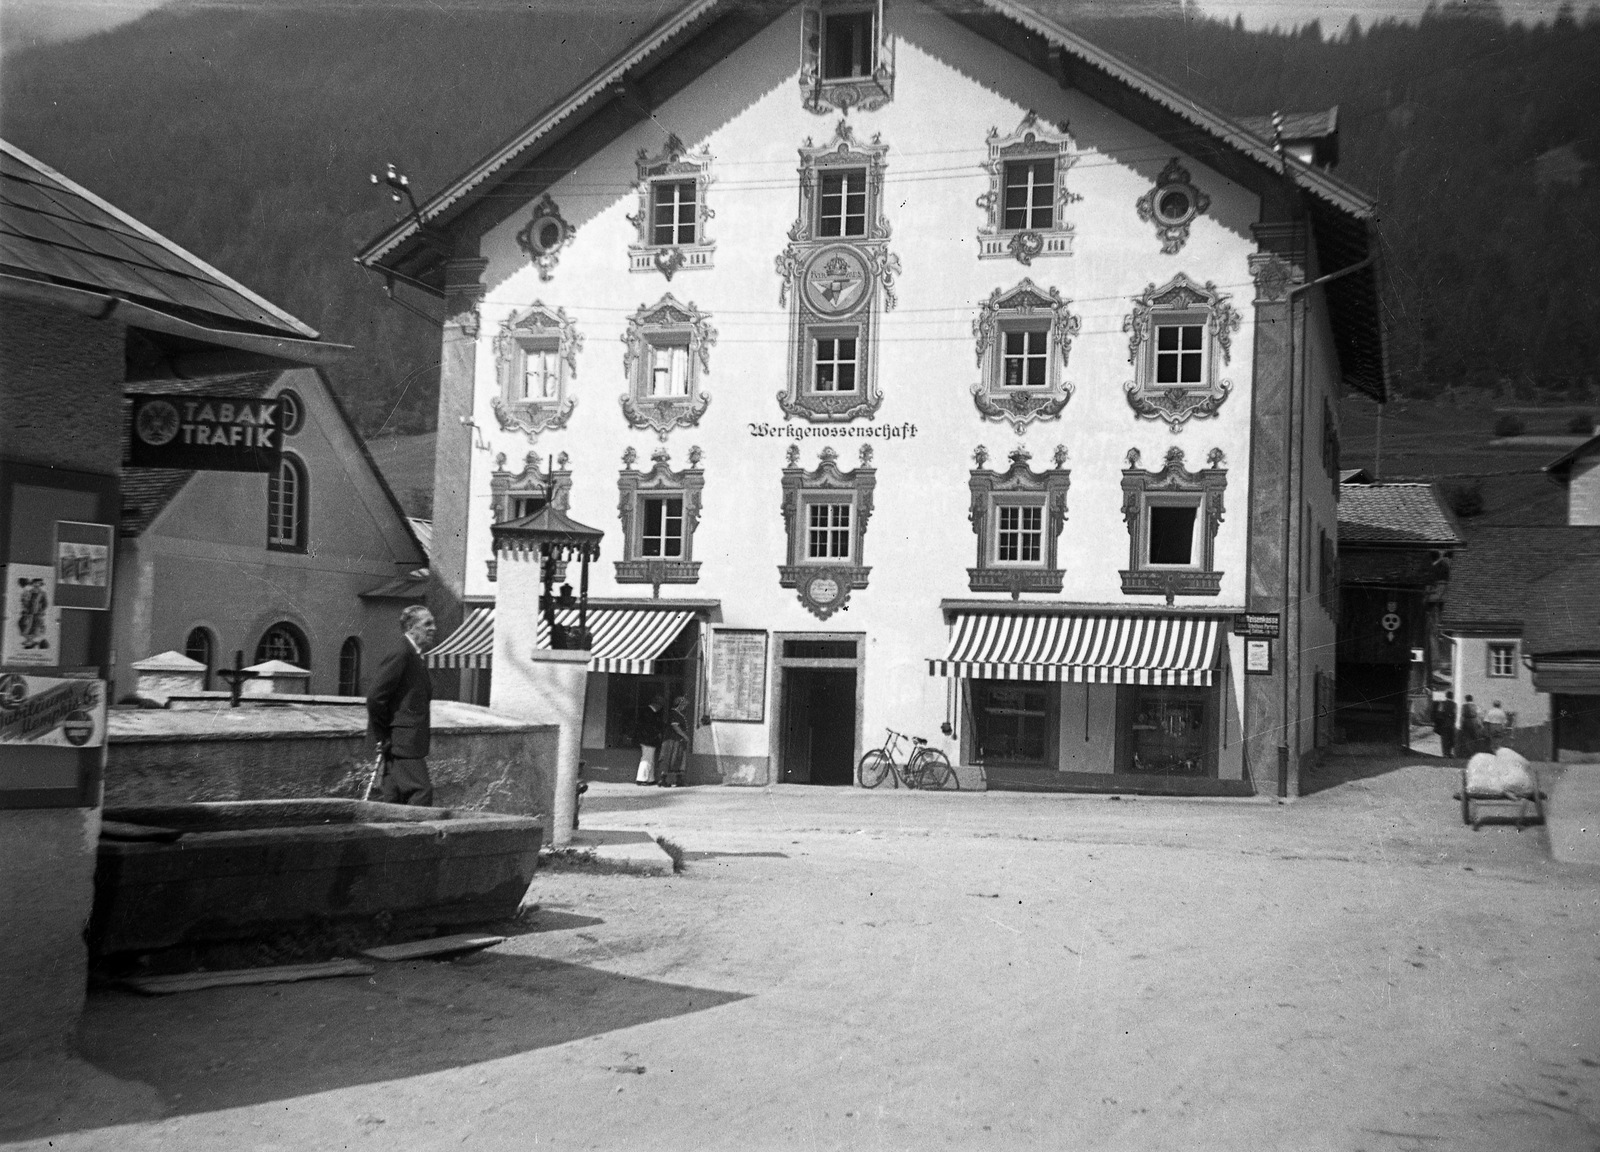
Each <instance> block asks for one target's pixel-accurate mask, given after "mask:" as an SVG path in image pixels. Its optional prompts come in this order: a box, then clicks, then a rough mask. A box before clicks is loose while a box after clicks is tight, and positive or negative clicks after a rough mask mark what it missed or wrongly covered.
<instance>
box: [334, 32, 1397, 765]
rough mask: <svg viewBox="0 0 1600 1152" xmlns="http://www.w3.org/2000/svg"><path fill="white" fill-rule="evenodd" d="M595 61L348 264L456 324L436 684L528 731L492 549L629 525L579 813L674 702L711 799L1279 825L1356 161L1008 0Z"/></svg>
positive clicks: (1350, 274) (1350, 250) (602, 577)
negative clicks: (902, 771) (661, 705)
mask: <svg viewBox="0 0 1600 1152" xmlns="http://www.w3.org/2000/svg"><path fill="white" fill-rule="evenodd" d="M597 64H601V66H600V67H598V68H597V70H596V71H595V72H594V73H593V75H592V77H591V79H590V80H589V81H587V82H586V83H585V84H584V86H583V87H581V88H580V89H578V90H575V91H572V92H565V93H559V94H557V93H552V94H550V96H551V98H552V99H551V102H550V103H549V105H548V107H545V108H543V109H539V108H533V107H530V108H529V114H530V117H531V119H530V120H529V122H528V125H527V127H526V128H525V129H524V130H523V131H521V132H519V133H518V134H517V135H516V136H515V137H514V138H513V139H511V140H508V141H506V142H505V143H504V145H503V146H502V147H500V148H498V149H497V150H496V151H495V152H494V153H493V154H492V155H491V157H490V158H489V159H488V160H486V161H485V162H484V163H483V164H481V165H480V166H478V167H475V168H473V169H472V170H470V171H468V172H465V173H462V174H460V175H459V176H458V177H457V178H455V179H452V180H451V181H450V182H448V183H447V184H446V185H444V186H443V187H442V188H441V189H440V190H439V191H438V192H437V193H436V194H435V195H433V196H432V197H431V198H428V199H427V200H426V201H425V202H424V203H423V204H422V205H421V207H420V212H419V213H418V214H417V215H414V216H410V217H407V218H405V219H402V220H398V221H397V222H396V223H395V224H394V225H393V226H392V227H391V228H389V229H387V230H386V231H385V232H384V233H383V234H382V235H380V236H378V237H376V238H375V239H374V240H373V241H372V242H371V243H370V244H369V245H368V247H367V248H366V249H365V250H364V252H363V253H362V254H361V256H360V260H361V262H362V263H363V264H364V265H365V266H366V267H367V268H369V269H370V270H371V271H373V272H374V273H375V274H377V275H378V276H381V277H383V278H385V279H386V280H387V281H388V283H389V284H390V286H391V287H392V289H393V291H394V292H396V293H397V294H402V295H403V294H412V295H414V296H415V298H416V303H417V305H418V306H421V307H430V308H432V309H434V311H435V312H436V313H438V314H440V315H441V316H442V332H441V339H442V348H443V350H444V354H443V356H442V357H441V359H442V365H443V366H442V369H441V372H442V376H441V384H440V389H441V391H440V413H441V418H440V422H439V426H440V430H441V431H440V438H439V446H438V453H439V458H438V477H439V483H438V489H437V492H436V496H435V512H434V516H435V524H436V531H437V533H438V538H439V539H440V540H441V541H448V544H447V545H446V546H445V547H443V548H441V549H440V550H439V552H438V554H437V555H436V557H435V564H434V566H433V569H432V572H433V580H434V588H433V592H432V603H433V605H434V607H435V611H436V615H438V616H439V618H440V623H441V626H442V627H443V628H445V629H447V630H450V631H447V632H446V633H445V638H444V640H442V641H441V644H440V646H439V648H438V650H437V651H436V652H435V653H433V654H432V656H431V659H432V660H433V662H434V663H435V665H436V666H438V667H441V668H444V669H459V670H461V672H462V691H463V693H465V694H469V695H475V696H476V698H478V699H480V700H483V701H492V702H493V703H494V704H495V706H497V707H505V708H508V709H511V710H515V709H516V707H517V706H518V704H517V700H518V697H517V693H518V691H520V690H521V689H519V688H518V687H517V686H516V683H515V673H516V670H515V669H509V670H500V671H498V672H497V670H496V669H494V668H493V667H492V663H493V659H494V652H495V649H494V640H493V637H494V632H495V618H496V616H499V617H500V618H501V619H502V620H504V619H505V618H506V614H508V613H514V614H517V617H518V627H517V631H516V635H517V636H518V637H522V636H524V635H532V634H533V630H532V629H525V628H523V627H522V620H523V618H524V617H525V616H526V617H531V616H532V615H534V614H535V613H537V612H538V611H539V606H538V604H537V603H534V602H529V598H528V596H527V595H526V594H519V596H517V597H513V600H515V602H509V601H508V600H507V599H506V598H505V596H503V595H500V594H499V593H501V592H502V591H503V590H504V589H505V588H506V587H507V586H506V585H505V583H504V582H503V579H502V578H503V576H504V572H505V569H504V567H503V564H504V563H506V562H508V558H507V557H506V556H502V555H501V554H499V553H497V552H496V544H495V539H496V536H495V531H494V530H495V527H496V525H505V524H508V523H511V522H514V520H515V519H516V518H518V517H520V516H524V515H528V514H530V513H536V512H537V511H538V510H539V509H541V508H543V507H544V506H546V505H552V506H554V507H555V508H556V509H557V510H559V511H561V512H562V513H563V514H570V515H571V516H572V517H574V518H575V519H577V520H579V521H582V522H583V523H585V524H593V525H601V526H609V527H608V530H607V535H606V538H605V540H604V543H603V546H602V559H601V562H600V563H599V564H591V565H590V568H589V585H588V591H589V593H590V597H591V599H590V604H591V611H590V615H589V622H590V628H591V632H592V633H593V647H592V649H591V662H590V665H589V672H588V700H587V706H586V710H585V716H584V720H583V723H582V729H583V731H582V748H583V751H582V756H583V758H584V759H585V760H586V761H587V762H588V765H589V770H590V772H591V773H593V774H595V775H604V774H606V773H608V772H609V773H614V774H617V776H618V778H622V774H623V773H628V774H629V775H631V770H632V765H633V764H634V763H636V762H637V755H638V753H637V733H636V728H637V727H638V717H639V715H640V711H641V710H642V709H643V708H646V707H647V706H648V704H649V703H650V702H651V701H652V700H655V699H659V698H661V697H667V698H668V699H669V700H670V699H672V698H676V697H678V696H683V697H684V698H685V700H686V702H687V706H688V710H689V714H690V715H691V716H692V717H693V718H694V731H693V734H692V735H693V745H692V752H691V755H690V757H689V775H690V779H691V780H692V781H726V782H730V783H765V782H779V781H793V782H801V783H837V784H846V783H849V782H850V781H851V779H852V769H853V766H854V765H855V764H856V763H857V761H858V760H859V758H860V756H861V755H862V753H863V752H864V751H865V750H866V749H867V748H870V747H873V746H875V745H877V744H878V743H879V742H880V741H881V740H882V738H883V732H884V729H885V728H893V729H895V730H897V731H902V732H909V733H913V734H917V735H921V736H924V737H927V738H929V739H931V740H933V741H934V742H935V743H937V744H939V745H941V746H942V747H943V748H944V749H945V750H946V751H947V753H948V754H949V756H950V758H951V760H952V761H954V762H956V763H957V765H958V774H959V776H960V779H961V780H962V782H963V784H964V785H966V786H974V785H978V784H980V783H984V784H987V786H990V787H1012V788H1102V789H1115V790H1118V791H1138V790H1147V791H1166V792H1189V793H1213V794H1227V793H1233V794H1251V793H1256V792H1266V793H1281V794H1293V793H1294V792H1295V791H1296V790H1297V780H1298V772H1299V765H1300V762H1301V760H1302V758H1303V757H1305V756H1308V755H1312V754H1314V752H1315V748H1316V745H1317V743H1318V734H1319V731H1322V729H1319V727H1318V725H1317V722H1316V721H1317V718H1318V715H1319V711H1318V709H1319V702H1322V703H1323V704H1325V703H1326V701H1324V700H1323V697H1322V696H1319V694H1318V686H1319V685H1325V684H1331V683H1332V680H1333V672H1334V668H1333V650H1334V639H1335V621H1336V616H1337V596H1336V595H1324V596H1322V597H1320V598H1319V597H1318V596H1315V595H1313V596H1310V597H1308V596H1306V595H1305V593H1304V592H1303V590H1302V589H1303V586H1306V585H1308V584H1314V583H1315V582H1316V581H1318V580H1322V581H1323V582H1324V583H1326V580H1327V577H1326V573H1327V569H1328V565H1329V564H1331V556H1332V548H1333V547H1334V546H1335V545H1334V541H1336V539H1337V516H1338V514H1337V493H1338V459H1337V442H1338V434H1337V420H1336V412H1337V405H1336V401H1337V398H1338V396H1339V395H1340V394H1341V393H1342V392H1343V391H1344V390H1345V389H1356V390H1359V391H1361V392H1363V393H1365V394H1367V395H1369V396H1373V397H1375V398H1380V399H1381V398H1382V397H1383V395H1384V389H1385V366H1384V358H1383V343H1382V339H1381V333H1380V330H1379V312H1378V306H1377V287H1376V285H1377V281H1376V274H1377V270H1376V264H1375V261H1376V259H1377V252H1376V246H1375V244H1374V243H1373V241H1372V239H1371V233H1370V230H1371V227H1372V221H1373V218H1374V212H1375V205H1374V202H1373V201H1372V200H1371V199H1370V198H1369V197H1367V196H1366V195H1364V194H1363V193H1361V192H1360V191H1359V190H1357V189H1354V188H1352V187H1350V186H1349V185H1348V184H1346V183H1344V182H1343V181H1342V180H1340V179H1339V178H1338V177H1336V176H1335V175H1334V174H1333V173H1332V172H1331V171H1330V167H1331V162H1332V160H1333V158H1334V157H1335V156H1336V149H1335V148H1334V147H1333V146H1332V145H1333V144H1334V143H1335V142H1336V141H1334V140H1333V139H1332V138H1331V133H1332V131H1333V126H1334V124H1335V121H1334V120H1332V119H1331V118H1327V119H1325V120H1323V121H1318V124H1320V125H1321V126H1322V127H1325V128H1326V130H1327V138H1324V137H1316V139H1317V140H1319V141H1321V144H1319V145H1318V146H1317V147H1313V148H1311V149H1310V150H1303V149H1302V150H1301V151H1296V150H1295V148H1293V147H1286V146H1284V141H1283V139H1282V138H1281V133H1279V138H1278V139H1276V140H1275V138H1274V133H1273V130H1268V131H1266V132H1265V133H1263V132H1261V131H1257V130H1254V129H1252V128H1251V127H1249V126H1247V125H1246V124H1244V123H1243V122H1241V121H1239V120H1237V119H1235V118H1233V117H1231V116H1229V115H1228V114H1226V113H1225V112H1222V111H1218V110H1214V109H1210V108H1207V107H1205V106H1204V105H1203V104H1201V103H1200V102H1198V101H1195V100H1193V99H1191V98H1190V97H1188V96H1187V95H1185V94H1183V93H1181V92H1180V91H1179V90H1178V89H1176V88H1175V87H1174V86H1172V85H1171V84H1169V83H1167V82H1166V81H1164V80H1162V79H1160V78H1158V77H1155V76H1151V75H1148V74H1146V73H1144V72H1142V71H1141V70H1140V69H1138V68H1136V67H1134V66H1133V65H1131V64H1128V63H1127V62H1125V61H1122V60H1120V59H1118V58H1116V57H1115V56H1113V55H1111V54H1109V53H1107V52H1105V51H1103V50H1101V49H1100V48H1098V47H1097V46H1096V45H1094V44H1092V43H1090V42H1088V41H1086V40H1085V39H1083V38H1082V37H1081V36H1079V35H1078V34H1076V33H1074V32H1072V31H1071V30H1069V29H1067V28H1065V27H1063V26H1061V25H1059V24H1057V23H1055V22H1053V21H1051V20H1050V19H1049V18H1047V17H1045V16H1042V15H1040V14H1038V13H1036V12H1034V11H1032V10H1030V9H1027V8H1024V7H1022V6H1020V5H1017V4H1014V3H1011V2H1010V0H973V2H967V3H961V4H952V3H944V2H942V0H879V2H863V0H794V2H787V3H786V2H773V3H759V4H748V3H736V2H734V0H703V2H700V3H695V4H685V5H680V6H677V7H676V8H675V10H674V11H673V12H672V13H671V14H669V15H666V16H664V17H663V18H662V19H661V21H660V23H659V24H657V25H656V26H655V27H652V28H651V29H649V30H648V31H647V32H645V33H643V34H642V35H641V36H640V37H639V38H638V39H637V40H636V41H635V42H633V43H632V44H630V45H629V46H627V48H626V49H625V50H624V51H622V52H621V53H620V54H619V55H617V56H616V57H615V58H613V59H611V60H609V61H606V62H598V61H597ZM461 111H462V113H463V115H470V113H471V110H470V109H462V110H461ZM1296 123H1298V122H1296ZM1308 123H1309V122H1308ZM1312 127H1316V125H1312ZM1298 130H1299V129H1298V128H1296V131H1298ZM1309 130H1310V129H1309V128H1308V129H1307V131H1309ZM1309 138H1310V137H1308V139H1309ZM1296 139H1298V137H1297V138H1296ZM1290 143H1291V144H1292V143H1293V141H1290ZM1302 152H1303V153H1304V154H1303V155H1302V154H1301V153H1302ZM429 297H431V299H429ZM463 418H464V419H465V420H468V421H470V422H471V423H472V424H474V425H475V426H476V428H477V429H478V430H480V431H481V432H482V439H481V440H479V439H476V438H475V437H474V435H473V430H472V429H469V428H464V427H462V424H463ZM1330 446H1331V449H1330ZM1330 451H1331V455H1330ZM502 535H504V533H502ZM519 562H520V561H519ZM552 568H553V569H554V570H553V571H552V572H551V573H550V575H551V577H552V580H553V583H554V584H555V585H557V586H559V585H560V584H561V583H563V582H565V583H574V582H576V580H577V579H578V577H577V575H576V573H574V572H568V571H567V568H566V566H563V565H561V564H560V563H558V562H552ZM535 583H536V582H534V581H522V580H520V579H519V580H518V581H517V582H516V585H517V587H519V588H520V587H533V586H534V585H535ZM532 599H533V600H537V596H534V597H533V598H532ZM562 611H565V610H564V609H563V610H558V611H557V618H558V622H560V623H562V624H566V623H568V621H567V620H565V619H564V618H563V617H562V616H561V612H562ZM1241 622H1242V623H1241ZM508 635H511V632H510V630H509V629H503V630H502V636H508ZM519 642H520V641H519ZM1324 711H1325V708H1324Z"/></svg>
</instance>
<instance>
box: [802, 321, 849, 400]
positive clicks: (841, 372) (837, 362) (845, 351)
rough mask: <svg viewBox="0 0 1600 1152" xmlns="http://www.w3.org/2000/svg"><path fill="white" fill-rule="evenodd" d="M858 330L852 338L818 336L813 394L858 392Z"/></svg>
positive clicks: (813, 366) (814, 355)
mask: <svg viewBox="0 0 1600 1152" xmlns="http://www.w3.org/2000/svg"><path fill="white" fill-rule="evenodd" d="M855 331H856V330H855V329H851V330H850V332H851V334H850V335H842V334H839V333H833V334H830V335H826V336H814V337H813V341H814V344H813V348H814V352H813V355H812V361H811V363H812V373H813V374H812V384H811V387H812V390H813V391H815V392H854V391H855V390H856V365H857V361H856V347H857V343H858V338H857V336H856V335H855Z"/></svg>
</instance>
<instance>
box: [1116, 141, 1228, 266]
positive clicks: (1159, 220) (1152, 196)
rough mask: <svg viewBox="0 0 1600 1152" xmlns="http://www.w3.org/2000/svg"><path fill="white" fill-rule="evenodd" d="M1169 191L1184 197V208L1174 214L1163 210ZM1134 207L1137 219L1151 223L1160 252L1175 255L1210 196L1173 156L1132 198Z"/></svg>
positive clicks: (1207, 203) (1186, 241) (1209, 205)
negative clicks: (1197, 185) (1135, 197)
mask: <svg viewBox="0 0 1600 1152" xmlns="http://www.w3.org/2000/svg"><path fill="white" fill-rule="evenodd" d="M1169 192H1181V193H1183V194H1184V195H1185V196H1186V197H1188V201H1189V206H1188V208H1186V209H1185V210H1184V211H1183V212H1181V213H1178V214H1177V215H1173V214H1172V213H1169V212H1167V211H1165V208H1166V204H1165V200H1166V196H1167V194H1168V193H1169ZM1134 207H1135V208H1136V209H1137V210H1138V212H1139V219H1140V220H1143V221H1144V222H1145V223H1146V224H1154V225H1155V229H1156V236H1157V237H1158V238H1159V239H1160V241H1161V251H1162V254H1163V255H1166V256H1175V255H1177V254H1178V253H1179V252H1180V251H1182V250H1183V246H1184V245H1185V244H1187V243H1188V242H1189V226H1190V225H1191V224H1193V223H1194V222H1195V221H1196V220H1198V219H1199V218H1200V217H1201V216H1204V215H1205V214H1206V210H1207V209H1209V208H1210V207H1211V197H1209V196H1207V195H1206V194H1205V193H1204V192H1202V191H1201V190H1200V189H1199V188H1198V187H1196V186H1195V182H1194V179H1193V178H1192V177H1191V176H1190V175H1189V170H1188V169H1187V168H1185V167H1184V166H1183V165H1182V164H1181V163H1180V162H1179V160H1178V158H1177V157H1176V156H1174V157H1173V158H1172V159H1170V160H1168V161H1167V163H1166V167H1164V168H1162V169H1161V172H1160V174H1159V175H1157V176H1156V181H1155V184H1154V185H1152V186H1151V187H1150V189H1149V190H1148V191H1147V192H1145V194H1144V195H1143V196H1141V197H1139V199H1138V200H1137V201H1135V203H1134Z"/></svg>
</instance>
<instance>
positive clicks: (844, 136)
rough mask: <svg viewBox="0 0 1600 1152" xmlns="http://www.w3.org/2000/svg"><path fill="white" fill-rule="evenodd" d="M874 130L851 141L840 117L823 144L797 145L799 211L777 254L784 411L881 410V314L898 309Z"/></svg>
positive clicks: (819, 414) (836, 415) (826, 416)
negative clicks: (788, 342) (788, 332)
mask: <svg viewBox="0 0 1600 1152" xmlns="http://www.w3.org/2000/svg"><path fill="white" fill-rule="evenodd" d="M888 151H889V146H888V145H887V144H885V143H883V141H882V140H881V139H880V138H879V137H877V136H874V137H873V138H872V140H871V141H870V142H867V143H863V142H861V141H859V140H857V139H856V137H855V134H854V133H853V132H852V130H851V128H850V125H849V124H848V123H847V122H845V121H843V120H841V121H840V122H839V124H838V126H837V127H836V129H835V131H834V136H833V138H832V139H831V140H829V141H828V142H826V143H825V144H823V145H821V146H820V147H819V146H817V145H815V144H813V143H812V142H811V140H810V139H809V138H808V139H807V140H806V142H805V145H804V146H803V147H801V149H800V215H799V217H798V218H797V219H796V220H795V222H794V225H793V226H792V227H791V228H790V229H789V241H790V242H789V245H788V247H787V248H785V249H784V251H783V252H782V253H781V254H780V255H779V256H778V258H777V261H776V270H777V272H778V275H779V276H780V277H782V279H783V284H782V286H781V287H780V289H779V291H778V303H779V304H787V305H788V306H789V308H790V312H791V318H792V322H793V325H794V327H793V329H792V330H793V331H794V333H795V334H796V338H795V340H794V342H793V347H792V354H791V357H790V364H789V380H788V387H787V388H786V390H785V391H784V392H783V393H781V394H780V395H779V397H778V403H779V405H780V406H781V407H782V408H783V411H784V413H785V415H787V416H800V417H803V418H805V419H807V420H813V421H834V420H853V419H856V418H857V417H861V416H867V417H870V416H872V415H873V414H874V413H876V412H877V410H878V406H879V405H880V404H881V403H882V402H883V397H882V395H881V394H880V392H879V391H878V386H877V373H876V370H875V368H876V366H875V364H874V356H875V352H876V346H877V325H878V313H879V311H880V310H884V311H886V310H889V309H892V308H893V307H894V304H895V294H894V278H895V276H896V275H898V274H899V271H900V263H899V260H898V259H897V258H896V257H895V256H894V255H893V254H892V253H890V252H889V250H888V247H887V241H888V238H889V224H888V221H886V220H885V219H884V218H883V216H882V213H881V207H882V199H883V174H884V166H885V165H884V157H885V156H886V155H887V153H888Z"/></svg>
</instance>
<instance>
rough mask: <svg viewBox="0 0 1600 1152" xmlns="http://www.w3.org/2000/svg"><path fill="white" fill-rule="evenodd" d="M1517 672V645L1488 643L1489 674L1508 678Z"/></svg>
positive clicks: (1499, 677)
mask: <svg viewBox="0 0 1600 1152" xmlns="http://www.w3.org/2000/svg"><path fill="white" fill-rule="evenodd" d="M1516 674H1517V646H1516V645H1515V644H1490V645H1489V675H1490V676H1493V677H1495V678H1497V679H1510V678H1512V677H1515V676H1516Z"/></svg>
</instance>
